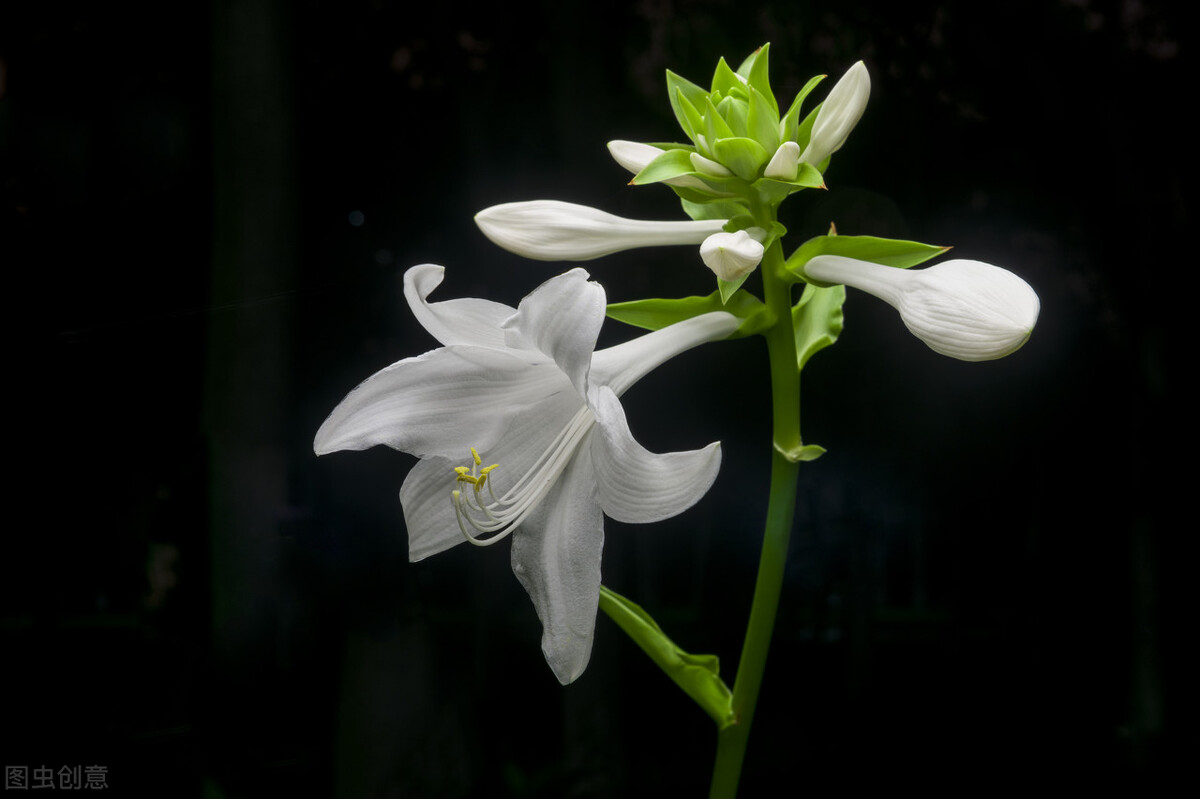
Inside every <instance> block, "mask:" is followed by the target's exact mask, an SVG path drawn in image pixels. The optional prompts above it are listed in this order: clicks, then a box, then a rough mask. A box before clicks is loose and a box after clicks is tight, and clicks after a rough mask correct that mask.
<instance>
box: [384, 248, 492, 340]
mask: <svg viewBox="0 0 1200 799" xmlns="http://www.w3.org/2000/svg"><path fill="white" fill-rule="evenodd" d="M445 272H446V269H445V267H442V266H435V265H434V264H421V265H420V266H414V267H412V268H411V269H409V270H408V271H407V272H405V273H404V297H405V299H407V300H408V307H409V308H411V309H412V313H413V316H415V317H416V318H417V321H418V322H420V323H421V326H422V327H424V328H425V329H426V330H428V331H429V332H430V334H431V335H432V336H433V337H434V338H436V339H437V340H438V341H440V342H441V343H442V344H446V345H450V344H478V345H480V346H485V347H503V346H504V331H502V330H501V329H500V324H501V323H502V322H503V321H504V320H505V319H507V318H508V317H510V316H512V315H513V313H515V311H514V309H513V308H511V307H509V306H507V305H503V304H501V303H498V302H492V301H491V300H480V299H476V298H474V297H464V298H462V299H457V300H445V301H443V302H434V303H430V302H426V301H425V300H426V298H427V297H428V296H429V294H430V293H431V292H432V291H433V290H434V289H435V288H437V287H438V286H439V285H440V284H441V282H442V278H443V276H444V275H445Z"/></svg>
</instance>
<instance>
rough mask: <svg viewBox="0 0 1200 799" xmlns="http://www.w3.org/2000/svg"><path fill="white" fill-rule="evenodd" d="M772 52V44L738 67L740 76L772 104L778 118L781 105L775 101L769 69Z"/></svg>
mask: <svg viewBox="0 0 1200 799" xmlns="http://www.w3.org/2000/svg"><path fill="white" fill-rule="evenodd" d="M770 50H771V43H770V42H767V43H766V44H764V45H763V46H762V47H760V48H758V49H757V50H755V51H754V52H753V53H751V54H750V55H749V57H748V58H746V60H745V61H743V62H742V64H741V66H739V67H738V74H739V75H741V76H742V77H743V78H745V79H746V82H748V83H749V84H750V85H751V86H752V87H754V89H755V91H757V92H758V93H759V94H761V95H762V96H763V98H764V99H765V100H766V101H767V102H768V103H770V105H771V108H772V109H774V111H775V116H776V117H778V116H779V103H778V102H777V101H776V100H775V94H774V92H772V91H771V80H770V74H769V73H770V70H769V69H768V67H769V66H770V64H769V59H768V54H769V53H770Z"/></svg>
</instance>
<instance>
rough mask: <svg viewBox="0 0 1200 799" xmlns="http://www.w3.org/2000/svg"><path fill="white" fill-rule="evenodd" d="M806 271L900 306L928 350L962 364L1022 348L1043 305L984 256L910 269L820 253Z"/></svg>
mask: <svg viewBox="0 0 1200 799" xmlns="http://www.w3.org/2000/svg"><path fill="white" fill-rule="evenodd" d="M804 274H805V275H806V276H808V277H811V278H813V279H815V280H818V281H820V282H822V283H844V284H846V285H847V286H853V287H854V288H857V289H861V290H862V291H865V292H867V293H869V294H874V295H875V296H876V297H879V298H880V299H881V300H884V301H885V302H887V303H888V304H890V305H892V306H893V307H894V308H896V310H898V311H899V312H900V318H901V319H903V320H904V324H905V325H906V326H907V327H908V329H909V330H911V331H912V333H913V335H914V336H916V337H917V338H919V339H921V340H922V341H924V342H925V343H926V344H928V345H929V346H930V348H931V349H933V350H934V351H935V352H940V353H941V354H942V355H949V356H950V357H951V358H958V359H959V360H963V361H989V360H993V359H995V358H1003V357H1004V356H1005V355H1008V354H1010V353H1013V352H1015V351H1016V350H1018V349H1020V347H1021V345H1023V344H1024V343H1025V342H1026V341H1028V340H1029V335H1030V333H1032V332H1033V326H1034V325H1035V324H1036V323H1037V318H1038V311H1039V310H1040V308H1041V303H1040V302H1039V301H1038V296H1037V294H1036V293H1035V292H1034V290H1033V289H1032V288H1030V286H1029V284H1028V283H1026V282H1025V281H1024V280H1022V279H1021V278H1019V277H1017V276H1016V275H1014V274H1013V273H1012V272H1009V271H1008V270H1007V269H1001V268H1000V267H998V266H992V265H991V264H985V263H982V262H980V261H967V260H957V261H945V262H943V263H940V264H937V265H936V266H931V267H929V268H928V269H911V270H910V269H897V268H895V267H891V266H883V265H881V264H875V263H869V262H867V261H859V260H857V259H854V258H844V257H842V256H839V255H818V256H817V257H815V258H813V259H812V260H810V261H809V262H808V263H807V264H805V265H804Z"/></svg>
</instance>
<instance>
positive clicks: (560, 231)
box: [475, 200, 727, 261]
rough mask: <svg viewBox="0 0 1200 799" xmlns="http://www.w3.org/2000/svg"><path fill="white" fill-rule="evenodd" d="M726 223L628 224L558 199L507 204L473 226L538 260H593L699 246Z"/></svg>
mask: <svg viewBox="0 0 1200 799" xmlns="http://www.w3.org/2000/svg"><path fill="white" fill-rule="evenodd" d="M726 221H727V220H724V219H704V220H698V221H687V222H651V221H645V220H641V219H625V218H623V217H619V216H613V215H612V214H609V213H606V212H604V211H601V210H599V209H597V208H589V207H588V206H586V205H576V204H575V203H565V202H560V201H558V200H532V201H530V202H517V203H504V204H502V205H493V206H492V207H491V208H485V209H484V210H482V211H480V212H479V213H478V214H476V215H475V224H476V225H478V226H479V229H480V230H481V231H483V235H485V236H487V237H488V238H489V239H491V240H492V242H494V243H495V244H497V245H498V246H500V247H503V248H504V249H506V250H508V251H509V252H514V253H516V254H517V255H522V256H524V257H526V258H533V259H536V260H539V261H590V260H591V259H593V258H599V257H601V256H604V255H610V254H612V253H614V252H620V251H621V250H629V249H633V248H635V247H658V246H664V245H668V244H699V243H700V242H702V241H704V240H705V239H706V238H707V237H708V236H711V235H712V234H713V233H715V232H717V231H719V230H721V229H722V228H723V227H724V226H725V222H726Z"/></svg>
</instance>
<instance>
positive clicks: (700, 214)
mask: <svg viewBox="0 0 1200 799" xmlns="http://www.w3.org/2000/svg"><path fill="white" fill-rule="evenodd" d="M671 188H679V187H675V186H672V187H671ZM683 188H685V189H686V187H683ZM692 191H693V192H694V191H695V190H694V189H693V190H692ZM681 194H682V193H681ZM679 202H680V204H681V205H682V206H683V212H684V213H685V214H687V215H688V216H689V217H691V218H692V219H732V218H734V217H735V216H741V215H743V214H746V213H747V210H746V207H745V206H744V205H742V204H740V203H739V202H737V201H736V200H728V199H722V198H710V199H708V200H705V201H703V202H692V201H691V200H689V199H687V198H686V197H683V196H681V197H680V199H679Z"/></svg>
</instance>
